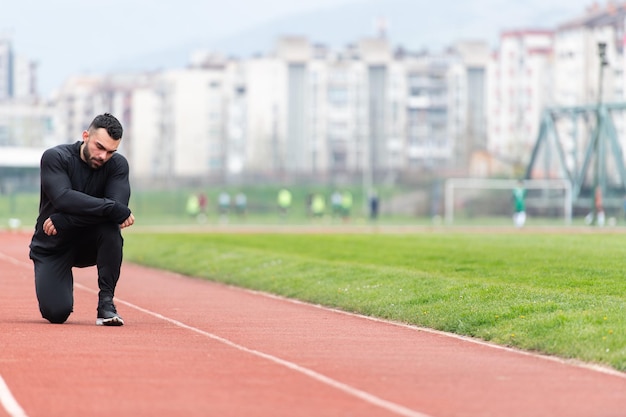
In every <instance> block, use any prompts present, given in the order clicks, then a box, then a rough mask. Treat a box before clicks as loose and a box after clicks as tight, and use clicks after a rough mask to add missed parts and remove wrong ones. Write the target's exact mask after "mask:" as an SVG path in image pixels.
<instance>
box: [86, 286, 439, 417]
mask: <svg viewBox="0 0 626 417" xmlns="http://www.w3.org/2000/svg"><path fill="white" fill-rule="evenodd" d="M74 286H75V287H77V288H80V289H81V290H83V291H88V292H90V293H94V294H97V293H98V292H97V291H96V290H93V289H91V288H89V287H86V286H84V285H82V284H80V283H74ZM115 300H116V303H119V304H124V305H125V306H128V307H130V308H133V309H135V310H138V311H140V312H142V313H144V314H147V315H150V316H152V317H156V318H157V319H160V320H163V321H166V322H168V323H171V324H173V325H175V326H178V327H180V328H182V329H185V330H190V331H192V332H195V333H198V334H200V335H202V336H206V337H208V338H209V339H212V340H215V341H217V342H220V343H223V344H225V345H227V346H230V347H232V348H235V349H237V350H240V351H242V352H245V353H249V354H251V355H254V356H258V357H260V358H263V359H267V360H269V361H271V362H274V363H276V364H278V365H282V366H284V367H286V368H289V369H291V370H292V371H296V372H299V373H301V374H304V375H306V376H308V377H310V378H313V379H315V380H317V381H319V382H321V383H323V384H326V385H329V386H331V387H333V388H336V389H338V390H340V391H343V392H345V393H346V394H349V395H352V396H353V397H356V398H359V399H361V400H363V401H365V402H368V403H370V404H373V405H375V406H378V407H380V408H383V409H386V410H388V411H391V412H392V413H395V414H397V415H400V416H406V417H431V416H429V415H428V414H423V413H420V412H417V411H414V410H411V409H410V408H407V407H404V406H402V405H399V404H396V403H393V402H391V401H387V400H384V399H382V398H379V397H377V396H375V395H372V394H370V393H368V392H365V391H362V390H360V389H358V388H354V387H352V386H350V385H348V384H344V383H343V382H340V381H337V380H335V379H332V378H330V377H328V376H326V375H323V374H320V373H319V372H315V371H313V370H311V369H308V368H305V367H303V366H300V365H298V364H296V363H293V362H290V361H288V360H285V359H281V358H279V357H276V356H274V355H270V354H269V353H264V352H261V351H259V350H256V349H250V348H247V347H245V346H242V345H240V344H237V343H235V342H233V341H230V340H228V339H225V338H223V337H221V336H218V335H216V334H213V333H210V332H206V331H204V330H201V329H198V328H197V327H193V326H190V325H188V324H185V323H183V322H180V321H178V320H174V319H172V318H169V317H166V316H164V315H162V314H159V313H156V312H154V311H151V310H148V309H146V308H143V307H139V306H138V305H135V304H133V303H129V302H128V301H124V300H121V299H119V298H117V297H116V298H115Z"/></svg>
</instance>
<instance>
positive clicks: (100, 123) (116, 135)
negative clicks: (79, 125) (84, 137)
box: [88, 113, 124, 140]
mask: <svg viewBox="0 0 626 417" xmlns="http://www.w3.org/2000/svg"><path fill="white" fill-rule="evenodd" d="M100 128H102V129H106V131H107V133H108V134H109V136H111V138H113V139H115V140H119V139H121V138H122V133H124V129H123V128H122V124H121V123H120V121H119V120H117V119H116V118H115V116H113V115H112V114H110V113H104V114H100V115H98V116H96V118H95V119H93V121H92V122H91V124H90V125H89V129H88V130H91V129H100Z"/></svg>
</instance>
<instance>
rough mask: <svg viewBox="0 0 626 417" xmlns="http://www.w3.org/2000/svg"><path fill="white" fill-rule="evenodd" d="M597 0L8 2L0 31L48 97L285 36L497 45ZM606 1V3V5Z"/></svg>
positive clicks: (251, 49) (263, 46) (241, 51)
mask: <svg viewBox="0 0 626 417" xmlns="http://www.w3.org/2000/svg"><path fill="white" fill-rule="evenodd" d="M591 3H592V2H591V0H547V1H546V0H526V1H524V2H515V1H512V0H462V1H453V0H449V1H437V0H299V1H293V0H221V1H217V0H175V1H174V0H167V1H165V0H106V1H103V0H99V1H96V0H55V1H48V0H4V1H3V2H2V3H0V35H5V36H9V37H10V38H11V39H12V41H13V46H14V50H15V52H16V53H17V54H18V55H21V56H24V57H26V58H28V59H30V60H34V61H37V62H38V63H39V78H40V90H41V92H42V93H43V94H44V95H47V94H49V93H50V92H51V91H52V90H53V89H54V88H56V87H59V86H60V85H61V83H62V82H63V81H64V80H65V78H67V77H68V76H70V75H74V74H99V73H106V72H111V71H125V70H129V71H135V70H158V69H165V68H177V67H183V66H184V65H186V64H187V62H188V58H189V54H190V53H191V52H193V51H195V50H198V49H207V50H210V51H214V52H219V53H222V54H223V55H226V56H229V55H233V56H239V57H241V58H245V57H247V56H250V55H252V54H254V53H267V52H270V51H271V49H272V47H273V45H274V41H275V40H276V38H277V37H278V36H281V35H303V36H307V37H308V38H309V39H310V40H311V41H312V42H320V43H326V44H329V45H330V46H332V47H341V46H344V45H345V44H348V43H351V42H354V41H356V40H358V39H359V38H361V37H364V36H372V35H374V34H375V33H376V29H375V22H376V20H377V18H380V17H384V18H385V19H386V21H387V26H388V29H387V34H388V38H389V40H390V42H391V43H392V45H394V46H400V45H402V46H404V47H406V48H408V49H412V50H420V49H423V48H428V49H431V50H437V49H439V48H441V47H443V46H447V45H449V44H451V43H452V42H455V41H457V40H459V39H466V38H469V39H483V40H486V41H488V42H489V43H490V44H492V45H494V46H495V45H496V44H497V40H498V36H499V34H500V32H501V31H502V30H510V29H529V28H547V29H554V28H555V26H556V25H558V24H561V23H563V22H565V21H568V20H571V19H574V18H577V17H579V16H580V15H582V14H583V13H584V11H585V9H586V7H588V6H589V5H590V4H591ZM601 4H603V5H604V4H605V2H601Z"/></svg>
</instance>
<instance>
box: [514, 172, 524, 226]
mask: <svg viewBox="0 0 626 417" xmlns="http://www.w3.org/2000/svg"><path fill="white" fill-rule="evenodd" d="M513 223H514V224H515V227H522V226H524V224H525V223H526V188H524V182H523V181H521V180H520V181H518V184H517V187H515V188H514V189H513Z"/></svg>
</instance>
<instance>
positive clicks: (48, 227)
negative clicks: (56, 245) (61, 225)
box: [43, 217, 57, 236]
mask: <svg viewBox="0 0 626 417" xmlns="http://www.w3.org/2000/svg"><path fill="white" fill-rule="evenodd" d="M43 232H44V233H45V234H47V235H48V236H54V235H56V234H57V228H56V227H54V223H52V220H51V219H50V217H48V218H47V219H46V221H45V222H43Z"/></svg>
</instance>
